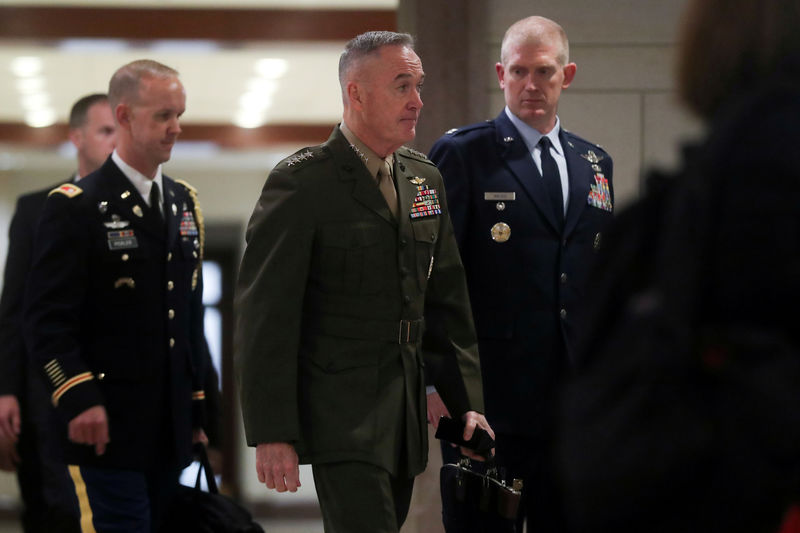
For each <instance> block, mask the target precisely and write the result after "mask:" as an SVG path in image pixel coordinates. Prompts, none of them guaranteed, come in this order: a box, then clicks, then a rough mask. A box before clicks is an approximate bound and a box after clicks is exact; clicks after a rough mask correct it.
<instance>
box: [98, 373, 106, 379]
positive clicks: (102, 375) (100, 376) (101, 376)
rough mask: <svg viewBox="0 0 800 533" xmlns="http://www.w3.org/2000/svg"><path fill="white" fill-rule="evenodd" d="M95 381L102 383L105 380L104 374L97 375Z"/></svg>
mask: <svg viewBox="0 0 800 533" xmlns="http://www.w3.org/2000/svg"><path fill="white" fill-rule="evenodd" d="M97 379H98V381H103V380H104V379H106V374H105V372H100V373H99V374H97Z"/></svg>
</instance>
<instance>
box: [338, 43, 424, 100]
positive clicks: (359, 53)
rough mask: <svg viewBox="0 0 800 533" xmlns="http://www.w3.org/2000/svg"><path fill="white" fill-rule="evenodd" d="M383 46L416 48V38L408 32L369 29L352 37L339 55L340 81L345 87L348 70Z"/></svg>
mask: <svg viewBox="0 0 800 533" xmlns="http://www.w3.org/2000/svg"><path fill="white" fill-rule="evenodd" d="M382 46H407V47H408V48H411V49H412V50H413V49H414V38H413V37H412V36H411V35H409V34H408V33H396V32H393V31H368V32H366V33H362V34H361V35H358V36H356V37H354V38H353V39H351V40H350V41H349V42H348V43H347V44H346V45H345V47H344V51H343V52H342V55H341V56H339V83H340V84H341V86H342V89H344V87H345V84H346V81H345V78H346V77H347V72H348V71H349V70H350V69H351V68H352V66H353V65H354V64H355V63H356V62H358V61H359V60H361V59H363V58H364V57H366V56H368V55H370V54H373V53H374V52H375V51H376V50H378V49H379V48H381V47H382Z"/></svg>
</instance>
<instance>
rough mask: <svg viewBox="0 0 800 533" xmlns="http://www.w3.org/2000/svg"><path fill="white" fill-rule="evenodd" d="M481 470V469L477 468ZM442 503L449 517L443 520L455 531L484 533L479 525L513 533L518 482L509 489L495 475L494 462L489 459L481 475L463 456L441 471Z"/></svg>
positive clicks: (518, 498) (519, 490) (518, 496)
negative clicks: (500, 528)
mask: <svg viewBox="0 0 800 533" xmlns="http://www.w3.org/2000/svg"><path fill="white" fill-rule="evenodd" d="M480 470H482V469H480ZM441 491H442V501H443V502H446V505H445V507H446V508H448V509H449V510H450V511H449V514H450V516H448V517H445V519H446V521H447V522H449V523H450V524H458V525H454V529H455V530H457V531H465V532H466V531H484V530H485V528H484V527H483V525H482V524H493V526H492V527H494V528H495V529H494V530H493V531H492V530H487V531H492V533H494V531H497V529H496V528H498V527H500V526H505V528H504V529H503V530H504V531H514V523H515V521H516V518H517V511H518V509H519V501H520V497H521V496H522V482H521V481H520V480H514V481H513V482H512V484H511V485H510V486H509V485H507V484H506V482H505V481H504V480H503V479H501V477H500V476H499V475H498V472H497V468H496V467H495V465H494V459H493V458H489V459H488V460H487V463H486V468H485V472H481V471H478V469H477V468H476V467H474V466H473V465H472V463H471V461H470V460H469V459H468V458H466V457H463V458H462V459H461V460H460V461H459V462H458V464H446V465H444V466H442V469H441Z"/></svg>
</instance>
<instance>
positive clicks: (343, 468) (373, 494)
mask: <svg viewBox="0 0 800 533" xmlns="http://www.w3.org/2000/svg"><path fill="white" fill-rule="evenodd" d="M312 471H313V473H314V484H315V485H316V488H317V496H318V497H319V505H320V508H321V510H322V521H323V524H324V526H325V533H397V532H398V531H400V527H401V526H402V525H403V522H405V520H406V516H408V509H409V506H410V505H411V492H412V490H413V488H414V478H413V477H408V476H405V475H400V476H393V475H391V474H390V473H389V472H388V471H387V470H384V469H383V468H381V467H379V466H375V465H372V464H369V463H363V462H358V461H345V462H339V463H323V464H315V465H313V466H312Z"/></svg>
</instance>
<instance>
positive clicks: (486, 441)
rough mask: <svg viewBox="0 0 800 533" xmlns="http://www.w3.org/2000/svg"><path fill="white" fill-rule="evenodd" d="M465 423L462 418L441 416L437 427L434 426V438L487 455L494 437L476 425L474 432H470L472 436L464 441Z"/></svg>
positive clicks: (492, 445) (492, 444) (492, 446)
mask: <svg viewBox="0 0 800 533" xmlns="http://www.w3.org/2000/svg"><path fill="white" fill-rule="evenodd" d="M465 425H466V424H465V423H464V421H462V420H455V419H453V418H448V417H446V416H443V417H441V418H440V419H439V427H438V428H436V438H437V439H439V440H445V441H447V442H451V443H453V444H457V445H459V446H463V447H465V448H469V449H470V450H474V451H475V452H477V453H479V454H481V455H487V454H488V453H489V450H491V449H492V448H494V439H493V438H492V437H491V436H490V435H489V433H487V432H486V430H485V429H483V428H479V427H476V428H475V432H474V433H472V438H471V439H469V440H468V441H465V440H464V426H465Z"/></svg>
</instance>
